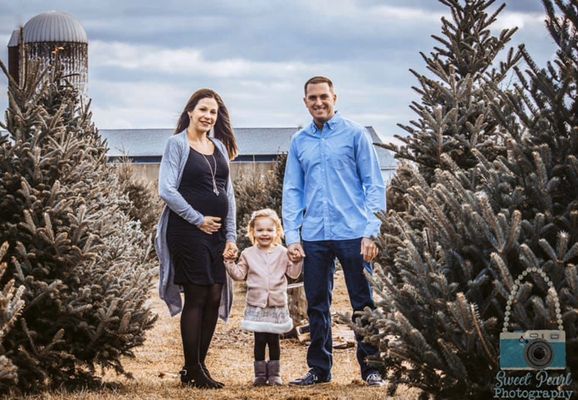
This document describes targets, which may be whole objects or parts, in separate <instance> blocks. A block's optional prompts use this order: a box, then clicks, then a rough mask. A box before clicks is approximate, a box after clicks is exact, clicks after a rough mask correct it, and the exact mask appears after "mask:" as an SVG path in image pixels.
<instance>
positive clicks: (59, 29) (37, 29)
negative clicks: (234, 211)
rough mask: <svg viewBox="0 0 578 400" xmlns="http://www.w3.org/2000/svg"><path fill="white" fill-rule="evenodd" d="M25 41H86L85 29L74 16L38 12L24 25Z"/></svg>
mask: <svg viewBox="0 0 578 400" xmlns="http://www.w3.org/2000/svg"><path fill="white" fill-rule="evenodd" d="M24 38H25V42H26V43H35V42H77V43H88V38H87V36H86V31H85V30H84V28H83V27H82V25H81V24H80V22H78V21H77V20H76V19H75V18H74V17H72V16H71V15H69V14H67V13H64V12H59V11H49V12H45V13H42V14H38V15H37V16H35V17H32V18H30V20H29V21H28V22H27V23H26V24H25V25H24Z"/></svg>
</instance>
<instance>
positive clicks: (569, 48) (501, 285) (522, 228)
mask: <svg viewBox="0 0 578 400" xmlns="http://www.w3.org/2000/svg"><path fill="white" fill-rule="evenodd" d="M442 2H444V4H447V5H449V6H450V7H452V13H453V15H454V18H455V16H456V15H460V14H459V13H456V10H455V9H456V8H458V7H462V6H460V4H458V2H453V1H452V2H449V1H445V0H444V1H442ZM489 3H490V2H487V1H481V0H471V1H466V2H465V6H463V8H462V9H465V8H467V7H470V8H471V9H470V11H471V12H472V13H473V15H476V14H477V16H476V18H475V20H477V19H478V18H483V15H484V14H485V8H486V6H487V5H489ZM544 4H545V6H546V11H547V20H546V25H547V27H548V29H549V31H550V33H551V34H552V37H553V38H554V40H555V42H556V44H557V45H558V52H557V58H556V60H555V62H554V63H551V64H550V63H549V64H548V65H547V67H546V68H545V69H540V68H538V67H537V66H536V65H535V63H534V62H533V61H532V59H531V58H530V56H529V55H528V54H527V53H526V52H525V51H524V49H523V47H522V48H521V50H522V54H523V57H524V60H525V61H526V64H527V65H528V68H527V71H521V70H520V69H516V75H517V78H518V80H519V84H517V85H515V86H514V90H511V91H505V90H503V88H501V87H500V83H499V80H498V81H496V80H494V79H493V77H492V75H491V74H490V75H486V77H485V79H486V80H487V82H486V83H487V84H485V85H484V87H483V88H482V90H483V92H480V96H479V97H478V98H482V99H485V101H487V104H486V106H485V109H486V110H491V112H492V116H491V117H492V119H493V120H494V121H495V122H494V127H493V132H495V134H496V137H497V138H496V149H493V148H492V147H491V145H490V144H489V143H488V146H489V147H488V146H477V145H476V146H470V147H467V146H466V148H467V149H468V151H469V152H470V153H471V158H470V162H468V163H460V162H459V160H456V159H455V157H454V154H456V153H452V152H451V151H449V152H448V151H442V152H441V153H439V157H438V160H439V166H436V165H435V164H432V165H431V169H429V167H428V168H424V166H423V164H420V162H419V161H418V160H417V159H415V160H414V161H417V164H418V166H419V167H418V168H419V169H418V168H416V167H412V166H410V165H407V166H406V170H405V171H406V173H407V174H408V175H410V179H409V180H410V182H411V185H408V186H407V188H406V189H405V190H406V194H405V201H406V203H407V205H408V209H407V211H406V212H402V213H398V212H395V211H392V212H390V213H389V214H388V215H387V216H385V215H382V216H381V217H382V220H383V221H384V229H385V232H384V233H383V235H382V236H381V237H380V243H381V245H382V247H383V248H384V249H386V254H385V255H384V256H382V257H381V259H380V263H381V264H382V266H383V271H378V273H377V274H376V276H375V277H374V279H372V282H373V284H374V286H375V288H376V289H377V291H378V293H380V294H381V297H382V300H380V301H379V303H378V307H377V309H376V310H375V311H367V312H366V313H365V316H364V319H363V324H362V323H361V322H360V324H358V326H357V327H356V329H357V330H358V331H360V332H361V333H363V334H364V335H365V336H366V340H368V341H370V342H372V343H373V344H375V345H376V346H379V348H380V350H381V355H380V357H378V358H376V359H375V361H376V365H380V366H382V367H383V368H385V369H386V370H387V372H388V375H389V377H390V379H391V383H392V384H391V385H390V388H389V390H390V392H395V390H396V388H397V387H396V386H397V384H399V383H403V384H407V385H409V386H413V387H417V388H421V389H422V390H423V395H422V397H423V398H427V397H428V396H430V395H431V396H433V397H434V398H439V399H450V398H455V399H458V398H459V399H462V398H472V399H487V398H491V397H492V396H493V395H492V392H491V390H492V386H493V385H494V384H495V374H496V372H497V370H498V355H499V333H500V331H501V329H502V324H503V322H504V311H505V307H506V299H507V298H508V296H509V295H510V293H511V292H512V291H513V289H514V287H515V285H516V286H519V290H518V292H517V294H516V296H515V298H514V302H513V305H512V315H511V317H510V321H509V323H510V325H511V326H512V327H513V329H521V330H526V329H557V324H556V321H557V317H558V315H560V316H561V317H562V320H563V325H564V330H565V331H566V343H567V347H566V349H567V354H568V357H567V365H568V368H569V370H570V371H571V372H572V374H573V376H578V348H577V337H576V333H577V328H578V318H577V317H578V301H577V298H578V275H577V270H576V266H575V263H576V261H577V256H578V210H577V208H578V202H577V200H576V199H578V185H577V184H578V162H577V158H576V157H577V155H578V141H577V139H578V121H577V118H578V105H577V103H576V101H577V96H576V94H577V93H576V86H577V81H578V69H577V67H578V45H577V41H578V36H577V31H576V26H577V25H576V23H577V22H578V20H577V15H578V5H576V2H573V1H562V0H556V1H555V2H553V1H552V0H544ZM554 4H555V5H556V6H555V5H554ZM472 21H474V20H472ZM456 25H457V26H459V24H456ZM471 25H474V26H475V24H470V26H471ZM486 28H487V27H486ZM480 33H482V32H480ZM451 40H452V41H450V42H449V45H450V46H448V47H452V46H453V47H454V48H455V47H456V46H458V43H454V42H453V40H454V39H451ZM424 90H425V92H427V91H429V90H430V89H424ZM431 90H434V92H435V89H433V87H432V89H431ZM415 108H416V110H417V111H418V112H419V110H421V109H420V108H419V107H415ZM442 111H443V109H442ZM456 115H460V112H459V111H456ZM484 115H486V116H485V117H484V118H487V116H489V115H488V114H484ZM438 121H439V119H437V120H436V118H426V119H424V122H423V124H424V125H423V129H422V131H423V132H427V131H428V130H429V131H430V132H435V131H436V129H438V127H439V122H438ZM460 121H461V122H460ZM453 124H456V126H453V128H452V129H453V130H454V132H457V131H459V130H460V129H464V128H465V126H466V125H467V123H466V122H465V121H463V120H460V119H459V118H454V119H453V122H452V123H451V125H453ZM474 126H475V125H474ZM416 136H418V137H416ZM423 139H424V135H421V136H419V135H416V133H415V132H414V137H413V139H408V141H407V143H414V144H415V146H417V147H419V148H420V149H421V153H420V151H419V150H418V151H415V150H414V149H406V151H407V152H408V154H410V155H414V156H416V157H417V155H419V154H424V153H427V152H430V153H431V152H432V148H431V144H432V143H433V144H434V145H435V144H437V142H432V141H430V140H423ZM419 143H421V144H419ZM428 143H429V144H428ZM462 144H463V142H462ZM420 146H423V147H420ZM408 147H409V146H408ZM438 148H439V147H438ZM504 148H505V150H506V151H505V152H504V151H503V150H504ZM496 150H497V151H496ZM403 151H404V150H402V152H403ZM458 154H461V153H460V151H458ZM429 160H430V161H431V160H433V158H430V159H429ZM421 172H425V173H423V174H422V173H421ZM473 177H476V178H475V179H473ZM416 220H418V221H419V223H415V221H416ZM528 267H534V268H536V269H541V270H543V271H544V272H546V274H547V275H548V277H549V279H550V280H551V282H552V283H553V285H554V288H555V292H556V293H557V294H558V295H559V298H560V303H561V307H560V309H558V308H557V306H556V302H555V297H556V293H555V292H554V291H552V290H548V286H547V285H546V283H545V282H543V281H542V280H541V278H540V277H538V276H537V274H533V273H531V274H530V275H529V278H528V280H527V281H526V282H522V283H520V284H516V282H515V281H514V280H515V279H516V276H517V275H518V274H519V273H521V272H522V271H523V270H525V269H526V268H528ZM362 325H365V326H362Z"/></svg>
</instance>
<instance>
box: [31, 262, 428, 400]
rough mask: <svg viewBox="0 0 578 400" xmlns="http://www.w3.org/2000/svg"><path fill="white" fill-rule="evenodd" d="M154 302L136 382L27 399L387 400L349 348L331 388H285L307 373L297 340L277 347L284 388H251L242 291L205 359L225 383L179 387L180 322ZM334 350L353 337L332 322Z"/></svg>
mask: <svg viewBox="0 0 578 400" xmlns="http://www.w3.org/2000/svg"><path fill="white" fill-rule="evenodd" d="M153 292H154V294H153V296H152V301H153V308H154V310H155V312H157V313H158V314H159V320H158V321H157V323H156V325H155V327H154V328H153V329H152V330H151V331H149V332H148V334H147V340H146V342H145V344H144V346H143V347H141V348H139V349H137V350H136V352H135V353H136V357H135V358H134V359H126V360H124V361H123V364H124V365H125V368H126V370H127V371H129V372H131V373H132V374H133V376H134V379H132V380H128V379H125V378H122V377H118V376H116V375H114V374H107V375H105V376H104V380H105V381H106V382H107V383H109V384H110V386H111V387H112V388H110V387H109V388H107V389H102V390H98V391H82V392H75V393H64V392H57V393H54V392H53V393H43V394H41V395H37V396H28V397H26V399H67V400H77V399H78V400H80V399H83V400H112V399H152V400H156V399H183V400H184V399H187V400H189V399H195V400H196V399H199V400H219V399H231V400H233V399H235V400H247V399H256V400H265V399H267V400H272V399H283V400H313V399H315V400H317V399H320V400H330V399H331V400H345V399H360V400H361V399H363V400H377V399H380V400H381V399H385V398H386V397H387V396H386V392H385V388H370V387H367V386H365V384H364V382H362V381H361V378H360V375H359V366H358V364H357V361H356V359H355V349H354V348H352V347H350V348H346V349H341V350H337V349H336V350H334V367H333V371H332V373H333V380H332V382H331V383H330V384H324V385H322V386H314V387H309V388H296V387H292V386H288V385H287V382H289V381H290V380H292V379H295V378H297V377H299V376H301V375H303V374H304V373H305V372H306V371H307V363H306V351H307V346H306V345H305V344H301V343H300V342H299V341H298V340H297V339H284V340H282V341H281V363H282V371H281V375H282V378H283V380H284V382H285V385H284V386H281V387H260V388H254V387H253V386H252V385H251V384H252V379H253V334H252V333H250V332H245V331H242V330H241V329H240V327H239V326H240V322H241V319H242V316H243V311H244V306H245V296H244V293H243V292H242V291H241V288H239V287H236V288H235V300H234V304H233V313H232V318H231V319H230V320H229V322H227V323H226V324H224V323H223V322H222V321H219V323H218V325H217V331H216V333H215V336H214V339H213V343H212V344H211V349H210V351H209V355H208V358H207V366H208V368H209V370H210V371H211V374H212V375H213V377H214V378H215V379H217V380H219V381H222V382H223V383H225V385H226V386H225V388H223V389H220V390H201V389H190V388H182V387H180V386H179V380H178V375H177V372H178V371H179V369H180V368H181V366H182V363H183V362H182V355H181V353H182V350H181V341H180V334H179V319H178V317H175V318H171V317H169V313H168V310H167V308H166V306H165V304H164V303H163V302H162V301H160V299H159V298H158V296H157V295H156V290H154V291H153ZM349 310H350V308H349V301H348V298H347V291H346V289H345V283H344V280H343V277H342V275H341V273H340V271H338V272H337V274H336V280H335V289H334V298H333V310H332V311H333V312H347V311H349ZM333 338H334V344H336V343H338V342H344V341H347V340H352V339H353V333H352V332H351V331H350V330H349V329H348V328H347V327H346V326H345V325H340V324H336V322H335V318H334V322H333ZM417 395H418V393H417V392H416V391H414V390H402V389H400V390H399V391H398V395H397V396H396V397H395V399H404V400H405V399H407V400H412V399H417Z"/></svg>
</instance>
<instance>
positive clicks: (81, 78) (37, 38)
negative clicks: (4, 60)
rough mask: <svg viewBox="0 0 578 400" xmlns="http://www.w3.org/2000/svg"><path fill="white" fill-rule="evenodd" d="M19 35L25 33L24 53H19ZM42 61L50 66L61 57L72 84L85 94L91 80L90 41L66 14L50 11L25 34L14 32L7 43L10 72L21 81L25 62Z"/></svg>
mask: <svg viewBox="0 0 578 400" xmlns="http://www.w3.org/2000/svg"><path fill="white" fill-rule="evenodd" d="M20 32H23V33H24V41H23V42H24V51H23V52H22V51H20V50H19V47H18V46H19V43H20V42H21V40H20ZM20 54H25V57H26V60H40V61H41V62H42V63H43V64H45V65H48V64H51V63H53V62H54V60H55V57H58V59H59V62H60V64H61V65H62V66H63V68H64V73H65V75H69V77H68V79H69V81H70V82H71V83H72V84H73V85H74V86H75V87H76V88H77V89H78V90H79V91H80V93H82V94H84V93H86V86H87V80H88V39H87V36H86V31H85V30H84V28H83V27H82V25H81V24H80V22H78V21H77V20H76V19H75V18H74V17H72V16H71V15H69V14H66V13H64V12H57V11H49V12H45V13H42V14H39V15H37V16H35V17H33V18H31V19H30V20H29V21H28V22H26V24H24V28H23V29H22V30H15V31H14V32H12V36H11V37H10V42H9V43H8V66H9V72H10V75H11V76H12V77H14V78H15V79H16V80H18V79H19V76H20V69H21V67H22V60H21V59H20Z"/></svg>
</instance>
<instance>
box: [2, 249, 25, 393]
mask: <svg viewBox="0 0 578 400" xmlns="http://www.w3.org/2000/svg"><path fill="white" fill-rule="evenodd" d="M7 251H8V243H7V242H4V243H3V244H2V245H1V246H0V279H2V276H3V275H4V273H5V272H6V269H7V268H8V264H7V263H6V262H5V261H4V262H3V261H2V260H3V259H4V256H5V255H6V252H7ZM23 293H24V286H22V285H21V286H19V287H18V288H16V287H15V286H14V279H11V280H9V281H8V282H6V284H4V286H3V287H2V290H1V291H0V344H1V343H2V341H3V340H4V338H5V337H6V335H7V334H8V332H10V329H12V327H13V326H14V324H15V323H16V321H17V319H18V317H19V316H20V312H21V311H22V307H24V301H23V300H22V294H23ZM5 353H6V350H5V349H4V348H3V347H2V346H1V345H0V390H2V391H3V390H6V389H9V388H10V387H13V386H14V385H16V384H17V383H18V373H17V369H16V366H15V365H14V363H12V361H11V360H10V359H9V358H8V357H6V354H5Z"/></svg>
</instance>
